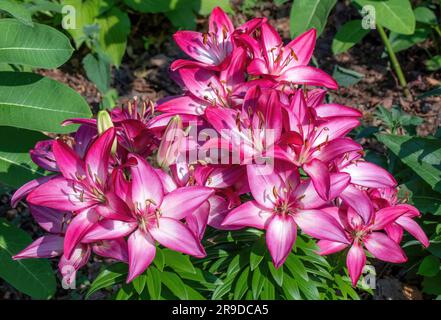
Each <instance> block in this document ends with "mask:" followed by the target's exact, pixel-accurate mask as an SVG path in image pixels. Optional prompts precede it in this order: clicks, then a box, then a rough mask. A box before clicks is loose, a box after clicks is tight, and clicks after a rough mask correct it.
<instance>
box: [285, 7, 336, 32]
mask: <svg viewBox="0 0 441 320" xmlns="http://www.w3.org/2000/svg"><path fill="white" fill-rule="evenodd" d="M336 2H337V1H336V0H295V1H294V3H293V5H292V7H291V14H290V18H289V19H290V25H291V35H292V36H298V35H300V34H301V33H303V32H305V31H306V30H309V29H311V28H316V29H317V36H319V35H320V34H321V33H322V31H323V29H324V28H325V25H326V22H327V21H328V16H329V13H330V12H331V10H332V8H334V6H335V4H336Z"/></svg>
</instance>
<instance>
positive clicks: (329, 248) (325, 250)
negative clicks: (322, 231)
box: [317, 240, 348, 256]
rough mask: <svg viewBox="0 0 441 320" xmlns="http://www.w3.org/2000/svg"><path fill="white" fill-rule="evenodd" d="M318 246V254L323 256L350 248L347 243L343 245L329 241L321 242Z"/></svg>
mask: <svg viewBox="0 0 441 320" xmlns="http://www.w3.org/2000/svg"><path fill="white" fill-rule="evenodd" d="M317 245H318V247H319V252H318V254H320V255H322V256H325V255H328V254H333V253H336V252H339V251H341V250H343V249H345V248H346V247H347V246H348V244H347V243H341V242H336V241H329V240H319V241H318V242H317Z"/></svg>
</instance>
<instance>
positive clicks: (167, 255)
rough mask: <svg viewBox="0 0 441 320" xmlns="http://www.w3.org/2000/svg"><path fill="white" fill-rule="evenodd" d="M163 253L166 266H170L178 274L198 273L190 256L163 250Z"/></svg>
mask: <svg viewBox="0 0 441 320" xmlns="http://www.w3.org/2000/svg"><path fill="white" fill-rule="evenodd" d="M162 253H163V254H164V259H165V265H166V266H170V267H171V268H172V269H173V270H175V271H176V272H188V273H196V270H195V268H194V267H193V264H192V263H191V261H190V257H189V256H188V255H184V254H182V253H179V252H176V251H173V250H169V249H163V250H162Z"/></svg>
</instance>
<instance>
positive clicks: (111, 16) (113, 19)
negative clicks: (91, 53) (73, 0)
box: [96, 7, 130, 67]
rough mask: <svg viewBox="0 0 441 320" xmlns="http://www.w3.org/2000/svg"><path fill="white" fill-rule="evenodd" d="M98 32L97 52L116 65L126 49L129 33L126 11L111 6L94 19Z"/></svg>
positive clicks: (128, 20) (119, 62)
mask: <svg viewBox="0 0 441 320" xmlns="http://www.w3.org/2000/svg"><path fill="white" fill-rule="evenodd" d="M96 23H97V24H98V25H99V28H100V33H99V37H98V44H99V52H100V53H102V54H104V55H106V56H107V57H108V58H109V59H110V61H111V62H112V63H113V64H114V65H116V66H117V67H118V66H119V65H120V64H121V60H122V58H123V56H124V53H125V51H126V45H127V36H128V35H129V33H130V19H129V16H128V14H127V13H126V12H123V11H121V10H120V9H118V8H117V7H113V8H112V9H111V10H109V11H107V12H106V13H105V14H104V15H101V16H99V18H97V19H96Z"/></svg>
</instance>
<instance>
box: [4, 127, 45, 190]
mask: <svg viewBox="0 0 441 320" xmlns="http://www.w3.org/2000/svg"><path fill="white" fill-rule="evenodd" d="M0 137H1V138H0V182H2V183H3V184H6V185H8V186H10V187H12V188H19V187H21V186H22V185H23V184H24V183H26V182H28V181H30V180H32V179H35V178H40V177H43V176H44V175H45V171H44V170H42V169H39V167H38V166H37V165H36V164H34V163H33V162H32V160H31V158H30V157H29V150H30V149H32V148H33V147H34V145H35V143H36V142H38V141H40V140H44V139H47V137H45V136H44V135H42V134H41V133H38V132H35V131H29V130H24V129H18V128H13V127H0Z"/></svg>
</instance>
